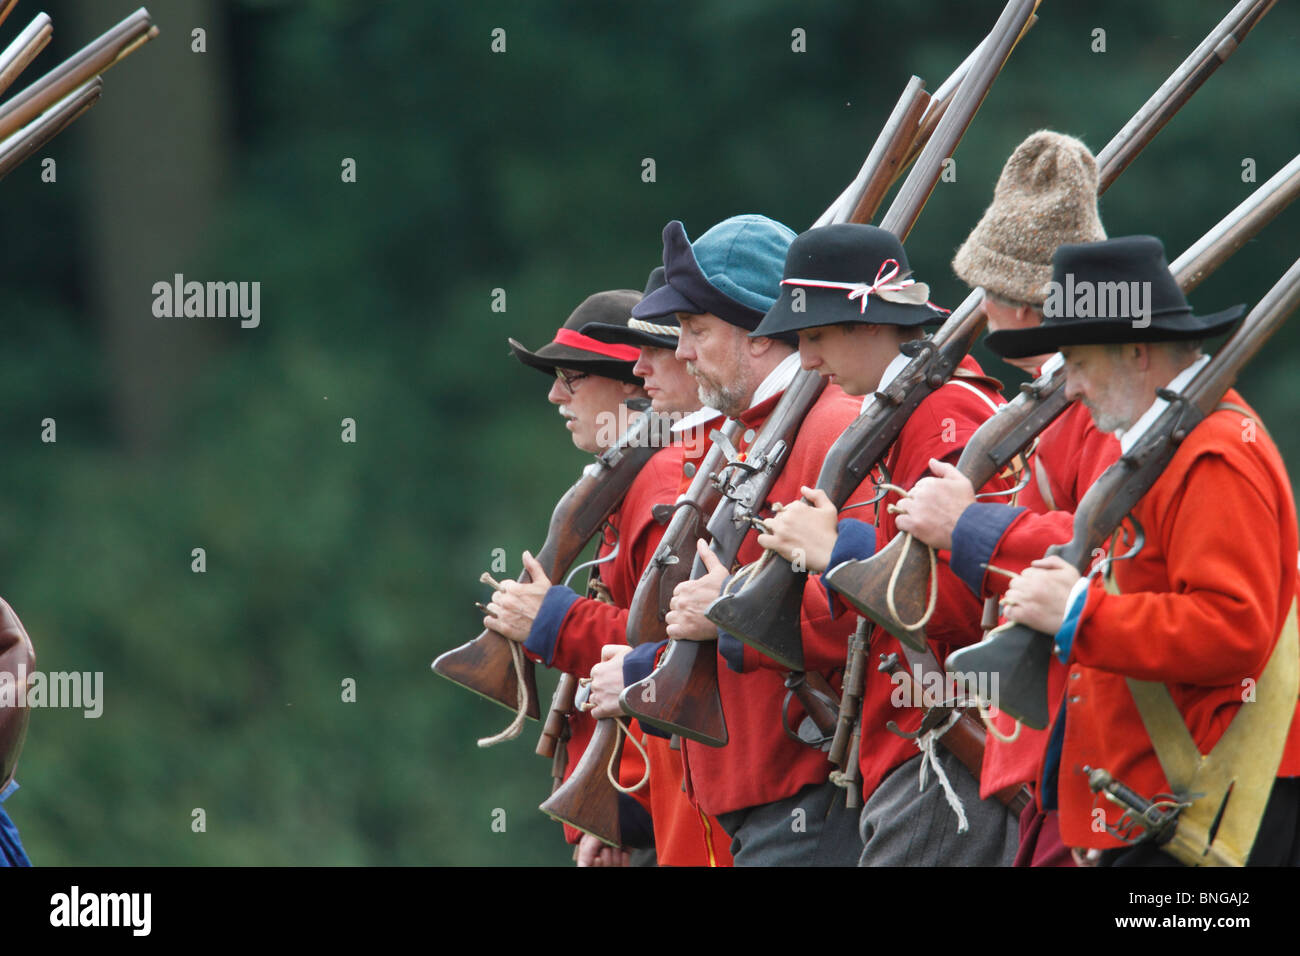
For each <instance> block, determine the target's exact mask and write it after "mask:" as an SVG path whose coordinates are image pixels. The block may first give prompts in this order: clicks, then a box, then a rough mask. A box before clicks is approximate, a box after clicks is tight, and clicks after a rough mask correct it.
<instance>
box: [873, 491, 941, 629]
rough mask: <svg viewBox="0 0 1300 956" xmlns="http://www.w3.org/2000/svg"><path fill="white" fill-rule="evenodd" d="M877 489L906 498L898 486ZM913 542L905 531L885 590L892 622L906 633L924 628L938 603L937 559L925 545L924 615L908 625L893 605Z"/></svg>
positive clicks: (892, 508) (893, 507)
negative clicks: (927, 581) (927, 592)
mask: <svg viewBox="0 0 1300 956" xmlns="http://www.w3.org/2000/svg"><path fill="white" fill-rule="evenodd" d="M879 487H881V488H884V489H885V490H886V491H894V492H897V493H898V494H900V495H902V496H903V497H904V498H906V497H907V490H906V489H905V488H900V487H898V485H891V484H881V485H880V486H879ZM897 512H898V508H897V507H896V506H895V505H890V506H889V513H890V514H896V513H897ZM913 540H915V539H914V538H913V537H912V535H910V534H908V533H907V532H906V531H905V532H903V553H902V554H900V555H899V556H898V560H897V561H896V562H894V570H893V572H892V573H891V574H890V575H889V586H888V587H887V588H886V589H885V603H886V604H887V605H888V606H889V613H890V614H891V615H893V618H894V620H895V621H897V622H898V624H899V626H900V627H902V628H903V629H904V630H907V631H916V630H919V629H921V628H923V627H925V625H927V624H929V623H930V618H931V617H933V616H934V609H935V607H936V606H937V604H938V603H939V575H938V573H937V572H938V563H937V558H936V557H935V550H934V548H932V547H930V546H929V545H925V549H926V551H928V552H929V554H930V599H929V600H928V601H927V602H926V606H925V613H924V614H922V615H921V619H920V620H919V621H917V622H916V623H915V624H908V623H907V622H906V621H904V620H903V619H902V617H901V616H900V615H899V613H898V605H897V604H895V603H894V591H895V590H896V589H897V587H898V576H899V574H900V573H901V572H902V570H903V561H904V560H906V558H907V552H908V551H910V550H911V549H912V541H913Z"/></svg>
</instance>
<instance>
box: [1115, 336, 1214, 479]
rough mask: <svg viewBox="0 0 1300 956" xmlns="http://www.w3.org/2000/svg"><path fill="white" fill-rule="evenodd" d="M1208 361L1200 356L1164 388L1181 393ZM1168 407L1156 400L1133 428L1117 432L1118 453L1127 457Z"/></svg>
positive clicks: (1207, 357)
mask: <svg viewBox="0 0 1300 956" xmlns="http://www.w3.org/2000/svg"><path fill="white" fill-rule="evenodd" d="M1209 360H1210V357H1209V356H1208V355H1202V356H1201V357H1200V358H1198V359H1197V360H1196V361H1195V362H1193V363H1192V364H1191V365H1189V366H1187V368H1185V369H1183V370H1182V371H1181V372H1179V373H1178V374H1177V375H1175V376H1174V377H1173V378H1172V379H1171V380H1170V382H1169V384H1168V385H1166V386H1165V388H1167V389H1169V390H1170V391H1173V392H1181V391H1182V390H1183V388H1184V387H1185V386H1186V385H1187V383H1188V382H1190V381H1191V380H1192V379H1193V378H1195V377H1196V373H1197V372H1199V371H1200V370H1201V369H1203V368H1204V367H1205V363H1206V362H1208V361H1209ZM1168 407H1169V403H1168V402H1166V401H1165V400H1164V399H1163V398H1157V399H1156V400H1155V401H1154V402H1152V403H1151V407H1150V408H1148V409H1147V410H1146V411H1145V412H1143V413H1142V417H1141V418H1139V419H1138V420H1137V421H1136V422H1134V423H1133V427H1132V428H1130V429H1128V430H1127V431H1119V432H1116V433H1115V434H1116V435H1117V436H1118V437H1119V448H1120V452H1121V453H1123V454H1125V455H1127V454H1128V453H1129V451H1131V450H1132V448H1133V446H1134V445H1136V444H1137V443H1138V439H1139V438H1141V437H1142V436H1143V435H1145V434H1146V432H1147V429H1149V428H1150V427H1151V425H1152V424H1153V423H1154V422H1155V420H1156V419H1157V418H1159V417H1160V415H1161V413H1162V412H1164V410H1165V409H1166V408H1168Z"/></svg>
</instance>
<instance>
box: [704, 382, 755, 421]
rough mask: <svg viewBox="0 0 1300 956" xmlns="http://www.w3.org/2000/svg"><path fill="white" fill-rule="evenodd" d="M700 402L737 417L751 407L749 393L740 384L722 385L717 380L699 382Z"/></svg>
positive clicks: (730, 416) (729, 415) (731, 416)
mask: <svg viewBox="0 0 1300 956" xmlns="http://www.w3.org/2000/svg"><path fill="white" fill-rule="evenodd" d="M698 384H699V396H700V402H701V403H702V404H704V405H707V406H709V407H711V408H716V409H717V410H718V411H720V412H722V414H724V415H726V416H727V417H728V418H735V417H736V416H738V415H739V414H740V413H741V412H743V411H745V409H747V408H748V407H749V404H748V402H747V401H746V399H747V398H748V396H747V395H745V394H744V390H743V389H742V387H741V386H739V385H731V386H727V385H721V384H718V383H716V382H710V383H709V384H707V385H706V384H705V383H704V382H703V381H701V382H699V383H698Z"/></svg>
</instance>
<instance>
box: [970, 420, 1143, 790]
mask: <svg viewBox="0 0 1300 956" xmlns="http://www.w3.org/2000/svg"><path fill="white" fill-rule="evenodd" d="M1118 458H1119V441H1118V440H1117V439H1116V438H1115V436H1114V435H1110V434H1108V433H1106V432H1103V431H1099V430H1098V429H1097V426H1096V425H1094V424H1093V422H1092V415H1091V413H1089V411H1088V409H1087V408H1086V407H1084V406H1083V405H1080V404H1079V403H1077V402H1076V403H1074V404H1072V405H1071V406H1070V407H1069V408H1067V409H1066V410H1065V411H1064V412H1063V413H1062V414H1061V416H1060V418H1058V419H1057V420H1056V421H1054V422H1052V424H1051V425H1049V426H1047V428H1045V429H1043V432H1042V434H1041V435H1039V437H1038V443H1037V445H1036V446H1035V448H1034V452H1033V454H1032V455H1031V456H1030V468H1031V470H1032V471H1033V475H1032V477H1031V478H1030V481H1029V484H1028V485H1026V486H1025V487H1024V488H1023V489H1022V490H1021V492H1020V494H1019V496H1018V497H1017V500H1016V504H1018V505H1023V506H1025V507H1026V508H1028V509H1029V510H1028V511H1025V512H1022V513H1021V514H1020V516H1019V517H1017V518H1016V519H1015V520H1014V521H1012V523H1011V524H1010V525H1009V526H1008V527H1007V529H1006V531H1005V532H1004V533H1003V535H1002V537H1001V539H1000V540H999V541H998V543H997V546H996V547H995V548H994V550H993V553H992V555H991V556H990V558H989V563H990V564H992V565H994V566H995V567H999V568H1004V569H1005V570H1008V571H1014V572H1016V573H1019V572H1021V571H1023V570H1024V569H1025V568H1027V567H1029V565H1030V564H1031V563H1033V562H1034V561H1035V560H1036V559H1038V558H1041V557H1042V556H1043V554H1044V553H1046V551H1047V549H1048V548H1049V547H1051V546H1052V545H1054V544H1064V543H1065V542H1067V541H1069V540H1070V539H1071V538H1072V537H1074V512H1075V509H1077V508H1078V507H1079V502H1080V501H1081V500H1082V499H1083V496H1084V493H1085V492H1087V490H1088V489H1089V488H1091V487H1092V483H1093V482H1094V481H1096V480H1097V478H1098V476H1100V475H1101V473H1102V472H1103V471H1105V470H1106V469H1107V468H1109V467H1110V465H1111V464H1112V463H1114V462H1115V461H1116V460H1118ZM1043 476H1046V482H1047V485H1048V488H1049V492H1050V495H1051V501H1050V502H1049V501H1047V500H1045V499H1044V497H1043V495H1042V492H1041V491H1040V488H1041V485H1040V482H1041V481H1043V480H1044V479H1043ZM1010 581H1011V579H1010V578H1008V577H1005V576H1004V575H1001V574H986V575H985V576H984V596H985V597H1000V596H1001V595H1002V594H1003V593H1004V592H1005V591H1006V589H1007V585H1008V584H1009V583H1010ZM1064 694H1065V665H1063V664H1061V663H1060V662H1059V661H1057V660H1056V658H1052V662H1051V664H1050V665H1049V667H1048V672H1047V700H1048V707H1049V708H1050V712H1051V713H1053V714H1054V713H1056V711H1057V710H1058V709H1060V706H1061V698H1062V697H1063V696H1064ZM993 722H994V725H995V726H996V727H997V728H998V729H999V730H1000V731H1001V732H1002V733H1004V734H1006V735H1008V736H1010V735H1011V733H1012V731H1013V730H1014V729H1015V721H1014V720H1012V719H1011V718H1009V717H1007V716H1006V715H1004V714H995V716H994V718H993ZM1047 737H1048V735H1047V731H1046V730H1032V729H1030V728H1029V727H1023V726H1022V727H1021V728H1020V733H1019V735H1018V736H1017V737H1016V739H1015V741H1013V742H1012V743H1003V742H1002V741H1000V740H998V739H997V738H996V737H994V736H993V735H992V734H990V735H989V736H988V740H987V743H986V745H985V749H984V765H983V768H982V771H981V773H980V796H982V797H985V798H987V797H990V796H992V795H993V794H995V793H997V792H998V791H999V790H1002V789H1003V788H1004V787H1009V786H1012V785H1018V784H1022V783H1028V784H1031V785H1032V786H1034V787H1035V788H1037V786H1038V768H1039V766H1040V764H1041V763H1042V759H1043V751H1044V749H1045V748H1046V747H1047Z"/></svg>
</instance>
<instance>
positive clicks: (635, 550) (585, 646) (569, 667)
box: [551, 448, 681, 677]
mask: <svg viewBox="0 0 1300 956" xmlns="http://www.w3.org/2000/svg"><path fill="white" fill-rule="evenodd" d="M680 461H681V450H680V448H670V449H664V451H662V452H660V453H659V454H657V455H655V457H654V458H652V459H651V460H650V461H649V462H648V463H647V464H646V465H645V467H644V468H643V469H642V470H641V473H640V474H638V475H637V477H636V480H635V481H634V482H633V483H632V487H631V488H629V489H628V493H627V496H626V497H625V498H624V500H623V503H622V504H621V505H620V506H619V509H618V511H617V512H616V514H615V515H613V516H611V522H612V523H613V524H614V525H615V526H616V527H617V528H618V554H617V556H616V557H615V558H614V559H613V560H612V561H610V562H609V563H608V564H607V565H601V573H600V577H601V580H602V581H604V582H605V584H606V585H607V586H608V587H609V590H610V596H611V597H612V598H613V601H614V603H613V604H606V603H605V602H604V601H596V600H593V599H590V598H579V599H578V600H577V601H575V602H574V603H573V605H572V606H571V607H570V608H569V611H568V613H567V614H566V615H565V617H564V621H563V623H562V624H561V625H560V632H559V636H558V638H557V639H556V642H555V653H554V656H553V657H552V659H551V666H552V667H556V668H559V669H560V670H562V671H565V672H567V673H570V674H576V675H578V676H579V677H585V676H587V675H588V674H590V673H591V669H592V667H594V666H595V665H596V664H599V663H600V652H601V648H603V647H604V646H605V645H606V644H626V643H627V614H628V612H627V609H628V607H630V606H631V604H632V595H633V593H634V592H635V591H636V585H637V582H639V581H640V580H641V574H642V572H643V571H644V570H645V568H646V565H648V564H649V563H650V559H651V558H652V557H654V553H655V549H656V548H658V547H659V542H660V540H661V539H662V538H663V536H664V531H665V530H667V527H666V525H662V524H660V523H659V522H657V521H655V520H654V516H653V514H652V513H651V509H652V508H653V507H654V506H655V505H656V504H660V503H667V502H672V501H675V500H676V498H677V486H678V472H679V469H680Z"/></svg>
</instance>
